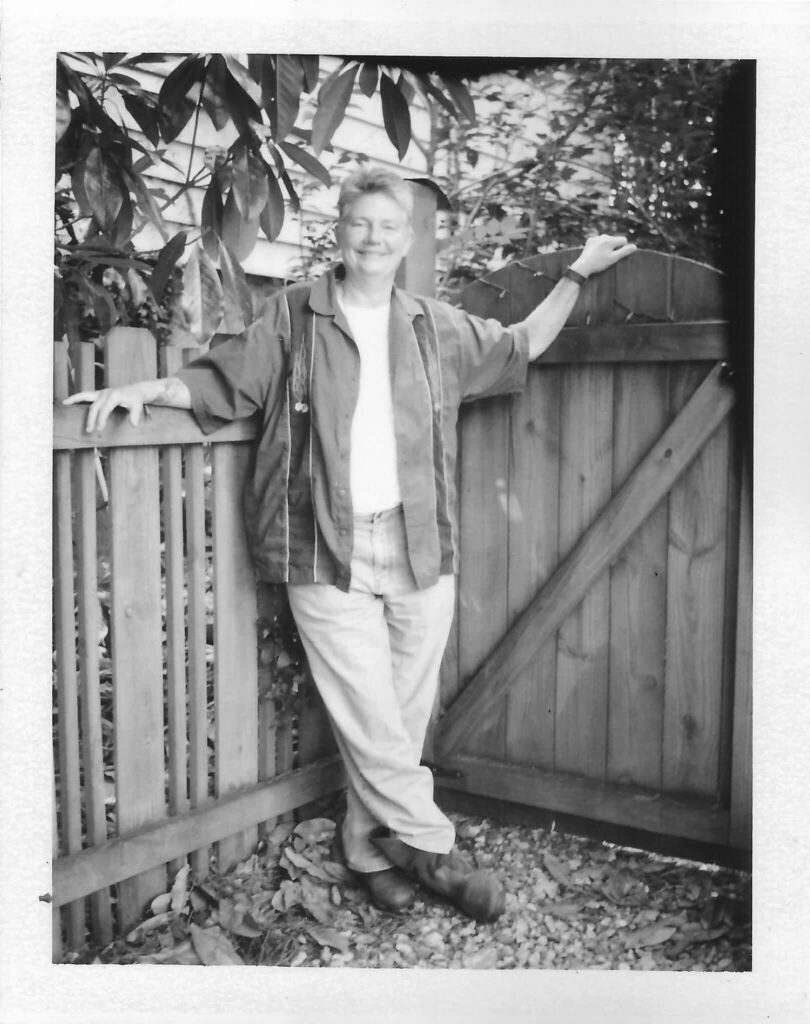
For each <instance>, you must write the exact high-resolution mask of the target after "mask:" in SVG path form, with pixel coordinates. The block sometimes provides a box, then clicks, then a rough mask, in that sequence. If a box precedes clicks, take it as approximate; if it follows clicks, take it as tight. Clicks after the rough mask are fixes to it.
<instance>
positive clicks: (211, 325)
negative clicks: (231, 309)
mask: <svg viewBox="0 0 810 1024" xmlns="http://www.w3.org/2000/svg"><path fill="white" fill-rule="evenodd" d="M180 304H181V307H182V309H183V312H184V314H185V318H186V327H187V328H188V330H189V331H190V332H191V333H192V334H193V335H194V337H195V338H196V339H197V343H198V344H200V345H204V344H205V343H206V342H207V341H210V339H211V338H212V337H213V335H214V333H215V332H216V330H217V328H218V327H219V325H220V323H221V322H222V313H223V310H224V302H223V297H222V285H221V284H220V282H219V277H218V275H217V272H216V269H215V267H214V264H213V263H212V262H211V260H210V259H209V258H208V257H207V256H206V254H205V253H204V252H203V250H202V249H201V248H200V247H199V246H195V247H194V248H193V249H192V250H191V253H190V255H189V258H188V260H187V262H186V265H185V267H184V268H183V291H182V295H181V298H180Z"/></svg>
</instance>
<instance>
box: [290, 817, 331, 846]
mask: <svg viewBox="0 0 810 1024" xmlns="http://www.w3.org/2000/svg"><path fill="white" fill-rule="evenodd" d="M335 827H336V826H335V823H334V821H332V820H331V819H330V818H310V820H309V821H301V822H299V823H298V824H297V825H296V826H295V829H294V830H293V831H294V834H295V835H297V836H300V838H301V839H303V840H304V842H305V843H307V844H309V845H312V844H315V843H322V842H324V841H326V840H331V839H332V838H333V836H334V834H335Z"/></svg>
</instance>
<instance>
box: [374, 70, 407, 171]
mask: <svg viewBox="0 0 810 1024" xmlns="http://www.w3.org/2000/svg"><path fill="white" fill-rule="evenodd" d="M380 98H381V99H382V111H383V124H384V125H385V132H386V134H387V135H388V138H389V139H390V140H391V141H392V142H393V144H394V146H395V147H396V151H397V155H398V156H399V159H400V160H402V159H403V157H404V156H405V154H406V153H407V152H408V146H409V145H410V144H411V113H410V111H409V110H408V104H407V102H406V100H405V97H404V96H403V95H402V93H401V92H400V91H399V89H398V88H397V87H396V85H394V82H393V81H392V79H391V78H389V76H388V75H386V74H385V72H383V74H382V75H381V77H380Z"/></svg>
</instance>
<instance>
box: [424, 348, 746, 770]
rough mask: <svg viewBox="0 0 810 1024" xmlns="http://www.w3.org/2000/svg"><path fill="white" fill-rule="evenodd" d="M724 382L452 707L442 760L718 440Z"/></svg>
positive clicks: (641, 468)
mask: <svg viewBox="0 0 810 1024" xmlns="http://www.w3.org/2000/svg"><path fill="white" fill-rule="evenodd" d="M725 376H726V375H725V364H722V363H718V364H717V365H716V366H715V367H714V368H713V369H712V370H711V372H710V373H709V375H708V376H707V378H706V380H705V381H704V382H703V383H702V384H701V385H700V387H699V388H698V390H697V391H696V392H695V394H694V395H693V396H692V398H691V399H690V400H689V402H687V404H686V405H685V406H684V408H683V409H682V410H681V412H680V413H679V414H678V416H677V417H676V418H675V420H673V422H672V423H671V424H670V425H669V427H668V428H667V429H666V430H665V431H664V433H663V434H662V435H661V437H660V438H659V439H658V441H657V442H656V443H655V444H654V445H653V447H652V448H651V449H650V451H649V452H648V453H647V454H646V455H645V456H644V458H643V459H642V460H641V462H640V463H639V464H638V466H636V468H635V470H634V471H633V473H632V474H631V475H630V477H629V478H628V479H627V480H626V481H625V483H624V484H623V485H622V487H621V488H620V489H619V490H618V491H617V492H616V494H615V495H614V496H613V498H612V499H611V501H610V502H609V503H608V505H607V506H606V507H605V509H604V510H603V511H602V512H601V514H600V515H599V516H598V517H597V519H596V520H595V521H594V522H593V524H592V525H591V526H590V528H589V529H588V531H587V532H586V533H585V535H584V536H583V537H582V539H581V540H580V541H579V543H578V544H577V545H576V547H575V548H574V550H573V551H572V552H571V553H570V554H569V555H568V557H567V558H566V559H565V560H564V561H563V562H562V564H561V565H560V566H559V568H558V569H557V570H556V571H555V573H554V574H553V575H552V577H551V578H550V579H549V580H548V581H547V582H546V583H545V584H544V585H543V587H541V589H540V590H539V591H538V593H537V594H536V595H535V596H534V597H533V598H532V600H531V602H530V604H529V605H528V607H527V608H526V610H525V611H524V612H522V614H521V615H520V617H519V618H518V619H517V621H516V622H515V623H514V625H513V626H512V628H511V629H510V630H509V632H508V633H506V634H505V636H504V637H503V638H502V639H501V640H500V642H499V643H498V645H497V646H496V647H495V649H494V650H493V651H492V652H491V654H489V656H488V657H487V658H486V660H485V661H484V663H483V664H482V665H481V667H480V668H479V669H478V671H477V672H476V673H475V674H474V675H473V677H472V678H471V679H470V680H469V682H468V683H467V685H466V686H465V688H464V689H463V690H462V691H461V693H460V694H459V696H458V697H457V698H456V699H455V700H454V701H453V703H452V704H450V706H449V707H448V708H447V710H446V711H445V713H444V714H443V716H442V718H441V719H440V721H439V728H438V736H437V740H438V750H439V752H440V754H442V755H448V754H450V753H452V752H453V751H454V750H456V748H457V747H458V745H459V744H460V742H461V741H462V739H463V738H464V736H465V735H467V734H468V733H469V731H470V730H471V729H472V728H474V726H475V724H476V723H478V722H480V721H482V720H483V718H484V716H485V715H486V714H487V712H488V711H489V710H490V709H491V708H492V707H493V706H494V705H495V704H496V703H497V702H498V701H499V700H500V699H501V698H502V697H503V696H504V695H505V694H506V693H508V691H509V690H510V689H511V687H512V686H513V685H514V684H515V683H516V682H517V680H518V679H519V678H520V676H521V673H522V672H523V671H524V669H525V668H526V667H527V666H528V665H529V664H530V663H531V661H532V659H533V658H535V657H536V656H537V654H538V652H539V650H540V648H541V647H542V646H543V644H544V643H545V642H546V641H547V640H548V639H549V637H551V636H552V634H553V633H554V632H556V630H557V629H558V628H559V627H560V626H561V625H562V623H563V622H564V621H565V620H566V618H567V617H568V616H569V615H570V614H571V612H573V611H574V609H575V608H576V607H577V606H578V605H579V604H580V602H581V601H582V600H583V598H584V597H585V595H586V594H587V592H588V590H589V589H590V587H591V586H592V585H593V583H594V582H595V581H596V580H597V579H598V578H599V576H600V575H601V574H602V573H603V572H604V571H605V570H606V569H607V568H608V567H609V566H610V565H612V564H613V563H614V562H615V561H616V559H617V558H618V556H619V555H620V554H621V552H622V550H623V549H624V547H625V545H626V544H627V542H628V541H629V540H630V538H631V537H632V536H633V534H634V533H635V532H636V530H637V529H638V528H639V526H641V524H642V523H643V522H644V520H645V519H646V518H647V516H648V515H650V513H651V512H652V511H653V510H654V509H655V508H656V506H657V505H658V503H659V502H660V501H661V500H662V499H663V498H664V497H665V496H666V494H667V493H668V492H669V491H670V490H671V488H672V486H673V485H674V483H675V481H676V480H677V479H678V477H679V476H680V475H681V474H682V473H683V472H684V470H685V469H686V468H687V467H688V466H689V464H690V463H691V462H692V460H693V459H694V458H695V456H696V455H697V454H698V453H699V452H700V450H701V449H702V448H703V446H704V445H705V444H706V442H707V441H708V440H709V438H710V437H711V436H712V434H714V432H715V431H716V430H717V428H718V427H719V426H720V424H721V423H722V422H723V420H724V419H725V418H726V416H727V415H728V413H729V412H730V410H731V408H732V406H733V405H734V391H733V389H732V388H731V387H730V386H729V385H728V384H727V383H726V382H725Z"/></svg>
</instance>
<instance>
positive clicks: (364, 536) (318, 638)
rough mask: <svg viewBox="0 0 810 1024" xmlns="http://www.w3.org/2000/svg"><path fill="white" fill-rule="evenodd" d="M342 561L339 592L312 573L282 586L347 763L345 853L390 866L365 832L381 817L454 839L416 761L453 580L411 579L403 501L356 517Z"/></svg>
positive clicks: (430, 837) (438, 849)
mask: <svg viewBox="0 0 810 1024" xmlns="http://www.w3.org/2000/svg"><path fill="white" fill-rule="evenodd" d="M351 568H352V584H351V589H350V590H349V592H348V593H346V592H344V591H341V590H338V589H337V587H334V586H329V585H325V584H319V583H305V584H294V585H293V584H290V585H288V587H287V591H288V594H289V599H290V607H291V609H292V612H293V615H294V617H295V621H296V624H297V626H298V631H299V633H300V635H301V640H302V642H303V645H304V649H305V650H306V653H307V657H308V659H309V666H310V669H311V671H312V676H313V678H314V680H315V684H316V685H317V687H318V690H319V692H320V694H321V696H322V698H323V702H324V704H325V705H326V709H327V711H328V713H329V717H330V719H331V722H332V726H333V729H334V732H335V737H336V740H337V743H338V747H339V749H340V752H341V754H342V756H343V760H344V763H345V765H346V774H347V777H348V787H347V794H346V797H347V813H346V820H345V823H344V826H343V847H344V853H345V856H346V862H347V864H348V865H349V867H351V868H353V869H354V870H355V871H379V870H382V869H384V868H387V867H390V863H389V861H388V860H387V859H386V858H385V857H384V856H383V854H382V853H381V852H380V851H379V850H378V849H377V847H376V846H374V844H373V843H371V842H370V840H369V838H368V837H369V833H370V832H371V831H372V830H373V829H375V828H377V827H378V826H379V825H385V826H387V827H388V828H389V829H390V830H391V831H392V833H393V834H394V835H395V836H396V837H397V838H399V839H401V840H402V841H403V842H404V843H407V844H408V845H409V846H413V847H416V848H417V849H421V850H428V851H430V852H432V853H448V852H449V851H450V849H451V848H452V846H453V842H454V839H455V831H454V829H453V825H452V823H451V822H450V820H449V819H448V818H447V817H446V816H445V815H444V814H443V813H442V812H441V811H440V810H439V808H438V807H437V806H436V804H435V803H434V800H433V776H432V775H431V772H430V770H429V769H428V768H425V767H422V766H420V764H419V762H420V759H421V756H422V746H423V743H424V739H425V732H426V730H427V725H428V722H429V720H430V713H431V710H432V708H433V702H434V698H435V696H436V690H437V687H438V680H439V666H440V664H441V660H442V655H443V653H444V648H445V645H446V643H447V637H448V634H449V632H450V626H451V624H452V621H453V603H454V597H455V586H454V581H453V577H452V576H441V577H440V578H439V582H438V583H437V584H436V585H435V586H433V587H430V588H428V589H427V590H418V589H417V588H416V584H415V583H414V579H413V574H412V573H411V570H410V566H409V565H408V556H407V549H406V543H405V523H404V519H403V514H402V509H401V507H400V508H396V509H392V510H390V511H388V512H379V513H376V514H374V515H372V516H357V517H355V520H354V550H353V555H352V567H351Z"/></svg>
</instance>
